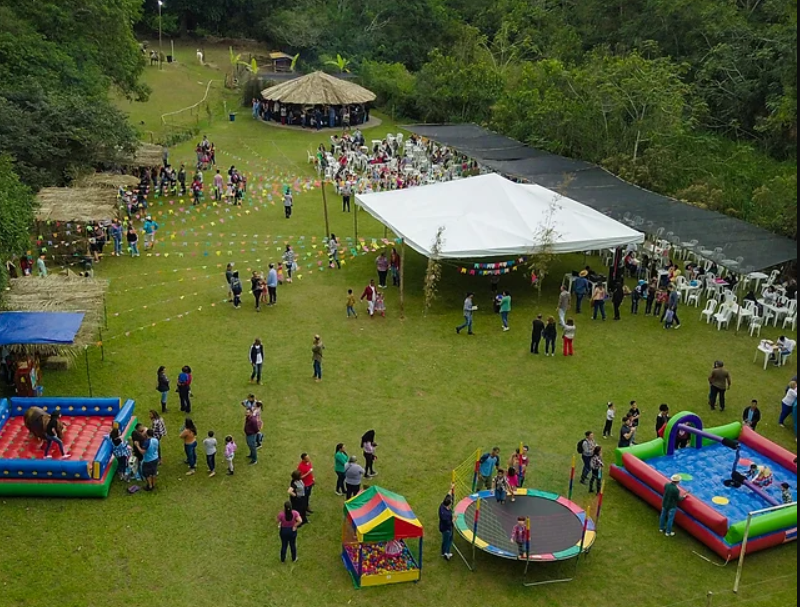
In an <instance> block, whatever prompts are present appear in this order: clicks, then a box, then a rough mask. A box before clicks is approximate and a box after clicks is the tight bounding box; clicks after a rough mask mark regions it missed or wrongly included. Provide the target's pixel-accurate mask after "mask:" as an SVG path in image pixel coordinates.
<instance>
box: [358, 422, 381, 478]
mask: <svg viewBox="0 0 800 607" xmlns="http://www.w3.org/2000/svg"><path fill="white" fill-rule="evenodd" d="M377 448H378V443H376V442H375V430H368V431H367V432H365V433H364V436H362V437H361V450H362V451H363V452H364V461H365V462H366V464H365V472H366V477H367V478H372V477H374V476H378V473H377V472H375V460H376V459H378V456H377V455H376V454H375V450H376V449H377Z"/></svg>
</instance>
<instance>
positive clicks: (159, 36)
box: [158, 0, 164, 69]
mask: <svg viewBox="0 0 800 607" xmlns="http://www.w3.org/2000/svg"><path fill="white" fill-rule="evenodd" d="M163 6H164V3H163V2H162V1H161V0H158V69H162V65H161V58H162V57H163V56H164V53H163V52H162V51H161V8H162V7H163Z"/></svg>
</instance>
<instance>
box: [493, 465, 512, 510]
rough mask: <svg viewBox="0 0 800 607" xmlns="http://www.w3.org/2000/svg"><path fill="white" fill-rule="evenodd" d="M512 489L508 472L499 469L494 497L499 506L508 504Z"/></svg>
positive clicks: (495, 479)
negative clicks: (507, 475) (507, 476)
mask: <svg viewBox="0 0 800 607" xmlns="http://www.w3.org/2000/svg"><path fill="white" fill-rule="evenodd" d="M510 489H511V488H510V487H509V485H508V479H507V478H506V471H505V470H503V469H502V468H498V470H497V476H495V477H494V497H495V499H496V500H497V503H498V504H501V505H502V504H505V503H506V497H508V492H509V491H510Z"/></svg>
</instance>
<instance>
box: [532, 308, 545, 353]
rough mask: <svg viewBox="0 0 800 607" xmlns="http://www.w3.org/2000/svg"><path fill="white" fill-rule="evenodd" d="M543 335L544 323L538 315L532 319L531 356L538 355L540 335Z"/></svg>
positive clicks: (540, 341)
mask: <svg viewBox="0 0 800 607" xmlns="http://www.w3.org/2000/svg"><path fill="white" fill-rule="evenodd" d="M543 333H544V321H543V320H542V315H541V314H539V315H538V316H537V317H536V318H534V319H533V329H532V332H531V354H538V353H539V344H541V343H542V334H543Z"/></svg>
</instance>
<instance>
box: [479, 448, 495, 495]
mask: <svg viewBox="0 0 800 607" xmlns="http://www.w3.org/2000/svg"><path fill="white" fill-rule="evenodd" d="M499 467H500V447H494V448H493V449H492V450H491V452H490V453H484V454H483V455H481V457H480V459H479V460H478V471H479V472H480V475H481V482H482V483H483V487H484V489H491V488H492V479H493V478H494V473H495V470H497V469H498V468H499Z"/></svg>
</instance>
